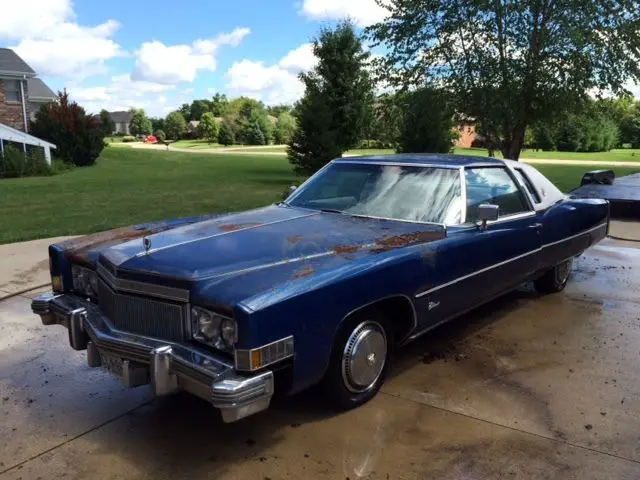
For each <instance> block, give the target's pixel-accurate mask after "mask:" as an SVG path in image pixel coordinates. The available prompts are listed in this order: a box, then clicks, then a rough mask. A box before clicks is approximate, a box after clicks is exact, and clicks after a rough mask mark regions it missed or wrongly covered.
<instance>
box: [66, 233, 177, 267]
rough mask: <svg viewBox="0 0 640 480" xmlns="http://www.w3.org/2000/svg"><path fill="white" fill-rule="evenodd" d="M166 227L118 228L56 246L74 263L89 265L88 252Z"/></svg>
mask: <svg viewBox="0 0 640 480" xmlns="http://www.w3.org/2000/svg"><path fill="white" fill-rule="evenodd" d="M166 228H167V227H166V226H164V225H163V226H157V227H155V228H136V227H120V228H114V229H113V230H107V231H106V232H99V233H93V234H90V235H85V236H83V237H80V238H74V239H71V240H65V241H64V242H61V243H59V244H58V245H59V246H60V247H61V248H62V249H63V250H64V251H65V252H64V254H65V256H66V257H67V258H68V259H69V260H70V261H71V262H74V263H83V264H87V265H88V264H89V263H90V262H89V260H88V258H87V255H88V253H89V251H90V250H92V249H95V248H99V247H104V246H107V245H109V244H115V243H120V242H126V241H128V240H133V239H135V238H140V237H143V236H145V235H150V234H153V233H157V232H160V231H162V230H166Z"/></svg>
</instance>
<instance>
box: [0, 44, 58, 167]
mask: <svg viewBox="0 0 640 480" xmlns="http://www.w3.org/2000/svg"><path fill="white" fill-rule="evenodd" d="M54 99H55V95H54V94H53V92H52V91H51V89H49V87H47V86H46V85H45V84H44V83H43V82H42V81H41V80H40V79H38V78H36V72H34V71H33V69H32V68H31V67H30V66H29V65H27V64H26V62H25V61H24V60H22V59H21V58H20V57H19V56H18V55H17V54H16V53H15V52H14V51H13V50H11V49H9V48H0V154H3V153H4V145H5V142H10V143H13V144H22V146H23V149H24V151H25V152H26V151H27V145H32V146H37V147H42V148H43V149H44V156H45V159H46V160H47V162H48V163H51V149H52V148H56V146H55V145H54V144H52V143H49V142H46V141H44V140H42V139H39V138H36V137H34V136H32V135H29V134H28V131H29V118H30V115H31V113H32V112H33V113H35V111H37V109H38V108H40V105H42V104H43V103H47V102H51V101H53V100H54Z"/></svg>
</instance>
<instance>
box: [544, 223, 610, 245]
mask: <svg viewBox="0 0 640 480" xmlns="http://www.w3.org/2000/svg"><path fill="white" fill-rule="evenodd" d="M606 226H607V223H601V224H600V225H598V226H596V227H593V228H590V229H589V230H585V231H583V232H581V233H576V234H575V235H571V236H570V237H566V238H563V239H562V240H558V241H555V242H551V243H547V244H545V245H543V246H542V248H547V247H552V246H554V245H557V244H559V243H562V242H566V241H567V240H573V239H574V238H576V237H579V236H580V235H584V234H585V233H591V232H595V231H596V230H598V229H600V228H602V227H606Z"/></svg>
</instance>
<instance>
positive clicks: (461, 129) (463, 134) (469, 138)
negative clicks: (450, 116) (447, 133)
mask: <svg viewBox="0 0 640 480" xmlns="http://www.w3.org/2000/svg"><path fill="white" fill-rule="evenodd" d="M455 130H456V131H457V132H458V134H459V135H460V137H459V138H458V139H457V140H456V142H455V145H456V147H461V148H471V146H472V144H473V141H474V140H475V139H476V138H477V137H478V134H477V133H476V126H475V124H461V125H458V126H457V127H456V128H455Z"/></svg>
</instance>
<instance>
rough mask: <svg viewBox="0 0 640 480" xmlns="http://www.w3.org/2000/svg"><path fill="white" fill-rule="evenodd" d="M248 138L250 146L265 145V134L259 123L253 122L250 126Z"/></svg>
mask: <svg viewBox="0 0 640 480" xmlns="http://www.w3.org/2000/svg"><path fill="white" fill-rule="evenodd" d="M246 137H247V143H248V144H249V145H265V138H264V133H262V129H261V128H260V125H258V123H257V122H252V123H251V124H250V125H249V127H248V128H247V133H246Z"/></svg>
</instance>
